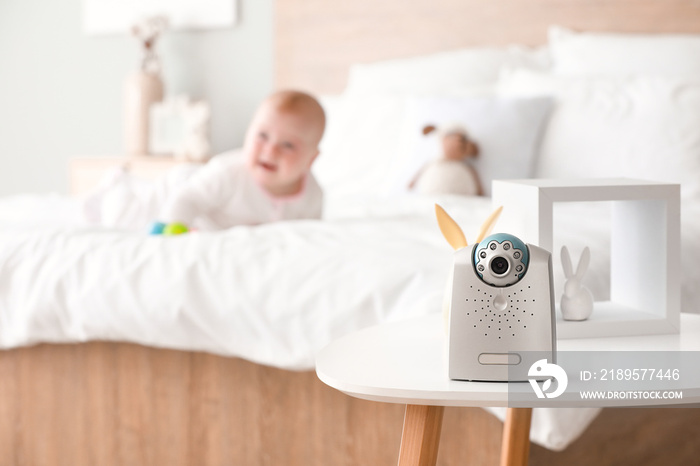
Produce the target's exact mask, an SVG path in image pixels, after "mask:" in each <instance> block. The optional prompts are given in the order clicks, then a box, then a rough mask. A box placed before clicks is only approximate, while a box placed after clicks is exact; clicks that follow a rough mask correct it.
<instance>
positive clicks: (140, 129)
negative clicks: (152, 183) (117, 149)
mask: <svg viewBox="0 0 700 466" xmlns="http://www.w3.org/2000/svg"><path fill="white" fill-rule="evenodd" d="M162 100H163V81H162V80H161V79H160V76H159V75H158V74H157V73H149V72H146V71H139V72H136V73H134V74H131V75H129V76H127V78H126V81H125V83H124V103H125V109H124V117H125V118H124V128H125V136H126V153H127V154H128V155H147V154H149V153H150V151H149V147H148V139H149V111H150V108H151V105H152V104H154V103H156V102H160V101H162Z"/></svg>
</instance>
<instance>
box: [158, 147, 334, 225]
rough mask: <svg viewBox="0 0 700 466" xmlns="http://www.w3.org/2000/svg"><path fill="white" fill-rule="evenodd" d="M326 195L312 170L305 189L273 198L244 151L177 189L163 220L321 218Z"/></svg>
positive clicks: (234, 222)
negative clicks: (255, 176) (252, 171)
mask: <svg viewBox="0 0 700 466" xmlns="http://www.w3.org/2000/svg"><path fill="white" fill-rule="evenodd" d="M322 207H323V193H322V191H321V187H320V186H319V185H318V183H317V182H316V180H315V179H314V178H313V176H312V175H311V174H310V173H309V174H308V175H307V176H306V178H305V180H304V185H303V187H302V190H301V191H300V192H299V193H298V194H294V195H291V196H284V197H277V196H272V195H271V194H269V193H268V192H267V191H265V190H264V189H263V187H262V186H260V185H259V184H258V183H257V182H256V181H255V180H254V179H253V177H252V176H251V174H250V172H249V171H248V169H247V168H246V166H245V160H244V157H243V154H242V153H241V151H231V152H227V153H224V154H221V155H219V156H217V157H215V158H213V159H212V160H211V161H209V163H207V164H206V165H205V166H204V167H202V168H201V169H200V170H198V171H197V173H195V174H194V175H192V176H191V177H190V178H189V179H188V180H187V182H186V183H185V184H184V185H183V186H182V187H181V188H180V189H177V190H176V192H175V193H173V196H172V197H171V198H170V199H169V200H168V202H166V205H165V207H164V208H163V210H162V212H161V215H160V216H159V217H158V220H159V221H162V222H165V223H171V222H182V223H184V224H186V225H188V226H191V227H194V228H197V229H201V230H219V229H224V228H230V227H232V226H235V225H258V224H261V223H268V222H274V221H279V220H292V219H313V218H321V211H322Z"/></svg>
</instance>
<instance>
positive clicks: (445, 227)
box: [435, 204, 467, 251]
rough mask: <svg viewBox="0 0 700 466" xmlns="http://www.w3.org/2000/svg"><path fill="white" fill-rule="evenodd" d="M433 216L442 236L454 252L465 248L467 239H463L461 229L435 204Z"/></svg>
mask: <svg viewBox="0 0 700 466" xmlns="http://www.w3.org/2000/svg"><path fill="white" fill-rule="evenodd" d="M435 216H436V217H437V222H438V225H439V226H440V231H441V232H442V236H444V237H445V239H446V240H447V242H448V243H450V246H452V248H453V249H454V250H455V251H456V250H457V249H462V248H464V247H467V238H465V237H464V233H463V232H462V229H461V228H460V227H459V225H457V222H455V221H454V220H453V219H452V217H450V216H449V215H448V214H447V212H445V209H443V208H442V207H440V206H439V205H437V204H435Z"/></svg>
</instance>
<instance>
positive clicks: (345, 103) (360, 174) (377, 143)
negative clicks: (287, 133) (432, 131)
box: [312, 95, 405, 197]
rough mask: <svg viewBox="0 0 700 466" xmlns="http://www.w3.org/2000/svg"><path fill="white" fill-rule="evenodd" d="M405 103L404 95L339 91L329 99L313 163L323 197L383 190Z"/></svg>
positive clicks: (367, 193) (376, 193)
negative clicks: (350, 95)
mask: <svg viewBox="0 0 700 466" xmlns="http://www.w3.org/2000/svg"><path fill="white" fill-rule="evenodd" d="M324 103H325V102H324ZM404 107H405V99H404V98H403V97H396V96H380V95H372V96H362V95H359V96H353V97H349V96H343V97H341V98H340V99H338V100H336V101H335V102H333V103H332V104H330V102H329V105H327V106H326V107H325V110H326V120H327V125H326V131H325V134H324V136H323V140H322V141H321V144H320V151H321V154H320V155H319V157H318V158H317V159H316V162H314V165H313V167H312V171H313V173H314V176H315V177H316V179H317V180H318V182H319V184H320V185H321V187H322V188H323V191H324V195H325V196H338V197H343V196H348V195H350V196H353V195H362V196H373V195H378V194H379V193H381V192H383V191H384V190H385V184H386V182H387V176H388V173H389V169H390V167H391V166H392V164H393V163H394V162H393V158H394V157H395V155H396V153H397V148H398V141H399V130H400V127H401V121H402V117H403V112H404Z"/></svg>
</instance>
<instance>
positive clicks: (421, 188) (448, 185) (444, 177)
mask: <svg viewBox="0 0 700 466" xmlns="http://www.w3.org/2000/svg"><path fill="white" fill-rule="evenodd" d="M436 131H437V133H438V134H439V136H440V138H441V142H442V155H441V156H440V157H439V158H438V159H436V160H434V161H432V162H430V163H428V164H427V165H425V166H424V167H423V168H422V169H421V170H420V171H419V172H418V174H417V175H416V177H415V178H414V179H413V181H412V182H411V184H410V185H409V188H410V189H415V190H416V191H417V192H419V193H421V194H462V195H465V196H481V195H483V189H482V187H481V180H480V179H479V175H478V174H477V172H476V170H475V169H474V167H472V166H471V165H470V164H469V163H468V162H467V161H468V160H469V159H473V158H475V157H477V156H478V155H479V146H477V145H476V143H475V142H474V141H472V140H471V139H470V138H469V135H468V134H467V131H466V129H464V127H463V126H461V125H450V126H445V127H444V128H441V129H438V128H436V127H435V126H434V125H427V126H425V127H424V128H423V135H425V136H427V135H430V134H433V133H435V132H436Z"/></svg>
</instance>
